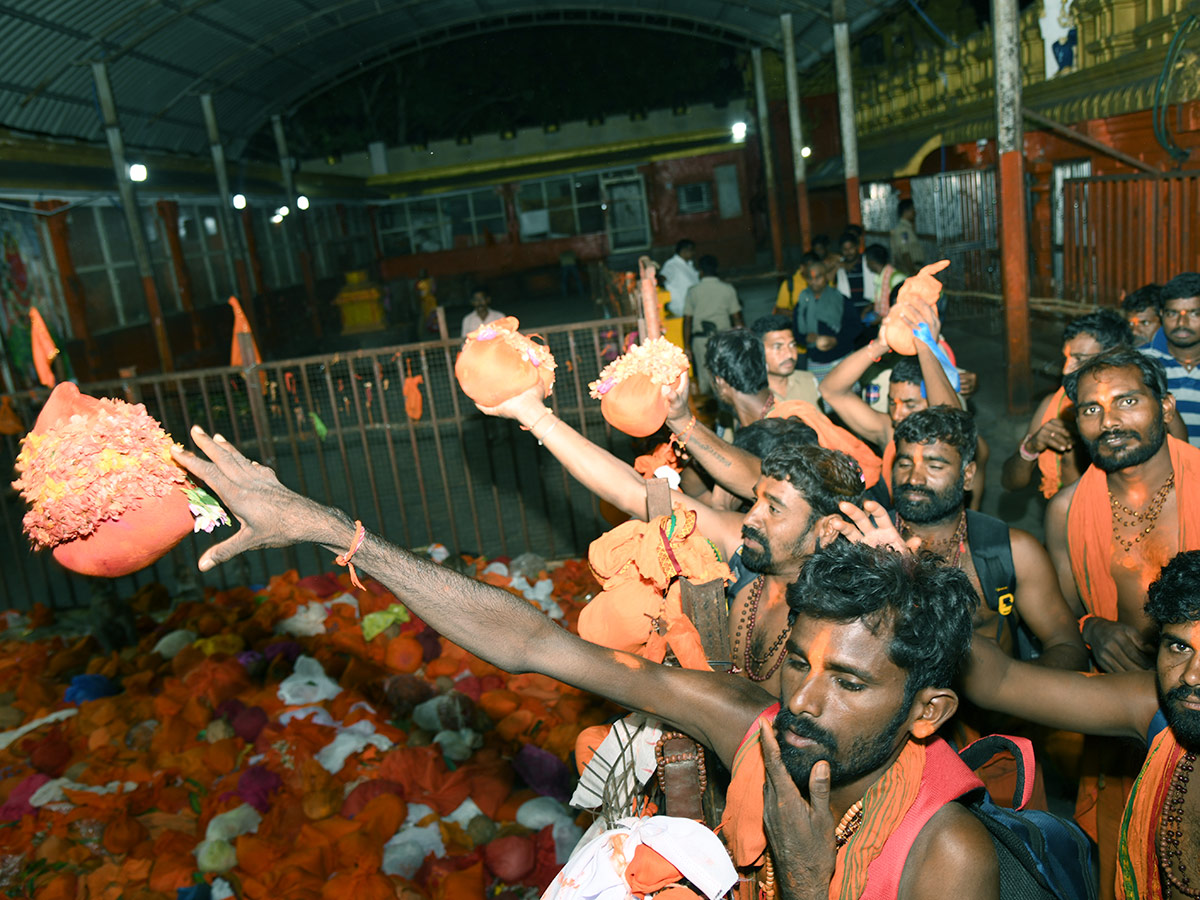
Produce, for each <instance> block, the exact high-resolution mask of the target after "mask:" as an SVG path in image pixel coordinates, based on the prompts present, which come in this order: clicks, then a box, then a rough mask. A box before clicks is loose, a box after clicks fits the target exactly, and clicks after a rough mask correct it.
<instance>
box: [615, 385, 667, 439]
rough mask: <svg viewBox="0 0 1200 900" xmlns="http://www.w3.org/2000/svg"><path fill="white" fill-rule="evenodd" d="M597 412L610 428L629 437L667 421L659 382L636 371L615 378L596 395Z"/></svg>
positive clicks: (656, 428) (660, 426) (649, 431)
mask: <svg viewBox="0 0 1200 900" xmlns="http://www.w3.org/2000/svg"><path fill="white" fill-rule="evenodd" d="M600 412H601V413H602V414H603V416H604V419H605V421H607V422H608V424H609V425H611V426H612V427H613V428H617V429H620V430H621V431H623V432H625V433H626V434H628V435H631V436H632V437H647V436H648V435H651V434H654V432H656V431H658V429H660V428H662V427H663V423H664V422H666V421H667V398H666V397H664V396H663V393H662V385H660V384H655V383H654V382H653V381H651V380H650V376H649V375H643V374H641V373H640V372H639V373H636V374H634V375H630V376H629V377H628V378H626V379H625V380H624V381H620V382H617V383H616V384H614V385H613V386H612V387H611V388H609V390H608V392H607V393H606V394H605V395H604V396H603V397H602V398H601V399H600Z"/></svg>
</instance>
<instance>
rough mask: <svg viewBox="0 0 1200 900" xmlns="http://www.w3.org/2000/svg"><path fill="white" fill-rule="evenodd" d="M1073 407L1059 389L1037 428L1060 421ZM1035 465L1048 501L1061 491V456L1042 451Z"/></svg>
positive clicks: (1048, 404) (1052, 451) (1061, 389)
mask: <svg viewBox="0 0 1200 900" xmlns="http://www.w3.org/2000/svg"><path fill="white" fill-rule="evenodd" d="M1074 406H1075V404H1074V403H1072V402H1071V398H1069V397H1068V396H1067V391H1066V389H1065V388H1061V387H1060V388H1059V389H1058V390H1057V391H1055V392H1054V396H1053V397H1051V398H1050V402H1049V403H1047V404H1046V411H1045V412H1044V413H1042V421H1040V422H1038V428H1041V427H1042V426H1043V425H1045V424H1046V423H1047V422H1050V421H1053V420H1054V419H1061V418H1062V417H1063V413H1066V412H1069V411H1070V410H1071V408H1072V407H1074ZM1037 465H1038V470H1039V471H1040V472H1041V473H1042V496H1043V497H1045V498H1046V499H1047V500H1049V499H1050V498H1051V497H1053V496H1054V495H1055V494H1057V493H1058V492H1059V491H1061V490H1062V489H1063V483H1062V454H1061V453H1059V452H1057V451H1056V450H1043V451H1042V452H1041V453H1039V454H1038V460H1037Z"/></svg>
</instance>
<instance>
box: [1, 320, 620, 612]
mask: <svg viewBox="0 0 1200 900" xmlns="http://www.w3.org/2000/svg"><path fill="white" fill-rule="evenodd" d="M635 327H636V319H634V318H623V319H606V320H602V321H596V322H587V323H580V324H573V325H565V326H557V327H552V328H547V329H544V330H543V331H542V336H543V337H544V338H545V340H546V342H547V343H548V344H549V346H550V349H551V351H552V352H553V353H554V357H555V360H556V361H557V369H556V371H555V375H556V376H557V377H556V382H555V387H554V394H553V396H552V397H551V398H550V400H549V401H548V403H549V404H550V405H551V406H552V407H553V408H554V409H555V412H556V413H557V415H558V416H559V418H561V419H563V421H565V422H567V423H569V424H570V425H571V426H572V427H574V428H575V429H577V430H578V431H579V432H581V433H582V434H583V435H584V436H586V437H588V438H590V439H591V440H593V441H595V442H596V443H598V444H600V445H601V446H604V447H606V448H607V449H609V450H610V451H612V452H614V453H616V454H617V455H618V456H621V457H624V458H630V459H631V458H632V455H631V450H632V445H631V443H630V439H629V438H628V437H627V436H625V435H623V434H622V433H620V432H618V431H615V430H614V429H612V428H611V427H610V426H609V425H608V424H607V423H606V422H605V421H604V419H603V417H602V416H601V415H600V404H599V403H597V402H595V401H594V400H592V399H590V397H589V396H588V393H587V385H588V382H589V381H593V380H595V379H596V377H597V376H598V375H599V372H600V369H601V368H603V366H604V365H605V364H606V363H607V362H608V361H609V360H610V359H612V358H615V357H616V356H617V355H618V354H619V353H620V350H621V348H622V347H623V346H624V340H625V337H626V335H627V334H628V333H629V332H630V331H632V330H633V329H634V328H635ZM460 343H461V342H460V341H458V340H451V341H431V342H426V343H420V344H408V345H404V346H399V347H388V348H385V349H372V350H361V351H355V352H351V353H340V354H335V355H329V356H314V357H307V358H304V359H294V360H287V361H283V362H270V363H265V364H263V365H261V366H258V367H254V368H250V369H235V368H221V369H207V370H200V371H193V372H183V373H173V374H170V375H152V376H145V377H139V378H133V379H128V380H123V381H109V382H98V383H94V384H89V385H83V386H82V388H83V390H84V391H85V392H87V393H91V394H93V395H97V396H111V397H121V398H123V399H128V400H130V401H132V402H141V403H144V404H145V405H146V409H147V410H148V411H149V413H150V414H151V415H152V416H154V417H155V418H156V419H158V420H159V421H160V422H161V423H162V424H163V427H164V428H165V429H166V430H167V431H168V432H169V433H170V434H172V435H173V436H174V437H175V438H176V440H179V441H181V442H183V443H187V434H188V431H189V430H190V428H191V426H192V425H193V424H199V425H200V426H201V427H202V428H204V429H205V430H206V431H207V432H208V433H209V434H216V433H219V434H222V435H224V436H225V437H226V438H228V439H229V440H231V441H232V442H233V443H234V444H235V445H236V446H238V447H239V448H240V449H241V450H242V451H243V452H245V453H246V454H247V455H248V456H252V457H254V458H257V459H261V460H263V461H265V462H268V463H270V464H271V465H273V466H274V467H275V469H276V471H277V472H278V474H279V478H280V480H281V481H282V482H283V483H284V484H286V485H288V486H289V487H291V488H293V489H295V490H297V491H299V492H300V493H301V494H304V495H306V496H310V497H312V498H313V499H314V500H317V501H318V502H321V503H325V504H328V505H330V506H336V507H339V508H341V509H344V510H346V511H347V512H349V513H350V514H351V515H352V516H354V517H355V518H359V519H362V520H363V522H364V524H366V525H367V527H368V528H370V529H371V530H372V531H375V532H376V533H379V534H382V535H383V536H384V537H386V538H387V539H389V540H391V541H392V542H394V543H396V544H400V545H401V546H405V547H422V546H425V545H428V544H430V543H433V542H440V543H442V544H444V545H446V546H447V547H448V548H449V549H450V550H451V551H460V550H462V551H469V552H473V553H484V554H487V555H489V556H496V555H505V556H517V555H519V554H520V553H523V552H525V551H533V552H535V553H538V554H540V555H542V556H543V557H546V558H561V557H564V556H576V555H581V554H584V553H586V551H587V547H588V545H589V544H590V543H591V541H592V540H593V539H594V538H595V537H596V536H597V535H599V534H600V532H601V531H602V530H603V529H604V527H606V526H605V525H604V523H603V522H602V519H601V516H600V509H599V504H598V501H597V499H596V498H595V496H593V495H592V494H591V493H590V492H588V491H587V490H586V489H584V488H583V487H582V486H580V485H579V484H578V483H576V482H575V481H574V480H573V479H572V478H571V477H570V475H568V474H567V472H566V470H565V469H563V468H562V466H560V465H559V464H558V463H557V461H556V460H555V459H554V458H553V457H552V456H550V454H548V453H546V452H544V451H539V450H538V448H537V446H536V443H535V442H534V441H533V439H532V438H530V437H529V436H528V435H527V434H525V433H524V432H522V431H521V430H520V429H519V428H518V427H517V425H516V423H515V422H512V421H511V420H508V419H494V418H489V417H487V416H484V415H483V414H482V413H480V412H479V411H478V410H477V409H475V406H474V404H473V403H472V402H471V401H470V400H469V399H468V398H467V397H466V396H465V395H464V394H463V393H462V391H461V389H460V388H459V386H458V381H457V379H455V377H454V358H455V355H456V353H457V350H458V347H459V346H460ZM408 375H412V376H417V375H419V376H421V377H422V378H423V379H424V384H423V385H422V393H423V399H424V410H423V414H422V415H421V416H420V418H410V417H409V416H408V415H407V413H406V411H405V403H404V396H403V393H402V384H403V380H404V378H405V377H406V376H408ZM264 376H265V377H264ZM46 396H47V392H46V391H37V392H33V393H25V394H20V395H14V396H13V397H12V398H11V399H12V402H13V407H14V408H15V409H16V410H17V412H18V415H19V416H20V417H21V419H22V421H23V422H24V423H25V425H26V427H29V426H31V425H32V424H33V420H34V419H35V418H36V415H37V410H38V409H40V408H41V405H42V404H43V403H44V402H45V398H46ZM17 451H18V441H17V439H16V438H15V437H11V436H6V437H5V438H4V440H3V442H2V443H0V455H2V456H3V460H2V461H0V465H2V466H3V471H5V472H8V473H12V467H13V463H14V461H15V459H16V454H17ZM9 477H10V478H11V477H12V475H11V474H10V475H9ZM4 488H5V489H4V490H2V491H0V520H2V521H3V525H0V554H2V557H0V565H2V566H3V567H4V573H5V574H4V577H3V578H0V608H16V609H27V608H28V607H29V606H30V605H31V604H32V603H33V602H34V601H37V600H41V601H42V602H44V603H46V604H47V605H49V606H52V607H58V608H63V607H77V606H85V605H87V603H88V601H89V599H90V596H91V593H92V586H91V585H89V583H88V580H87V579H85V578H83V577H82V576H78V575H74V574H73V573H70V572H67V571H66V570H65V569H63V568H61V567H60V566H59V565H58V564H57V563H55V562H54V561H53V560H52V559H51V558H50V555H49V554H48V553H45V552H39V553H34V552H33V551H32V550H31V549H30V545H29V542H28V540H27V539H26V538H25V535H24V534H23V533H22V531H21V518H22V516H23V515H24V511H25V507H24V504H23V503H22V501H21V499H20V497H19V496H17V494H16V492H15V491H13V490H12V489H11V488H9V487H8V486H7V485H5V486H4ZM226 533H227V534H229V533H232V531H227V532H226ZM219 536H220V532H218V533H217V534H216V535H214V536H212V537H210V536H208V535H202V536H201V537H200V538H198V539H197V538H191V537H189V538H186V539H185V540H184V542H183V543H182V544H181V545H180V546H179V547H178V548H176V549H175V550H174V551H172V552H171V553H170V554H168V555H167V556H166V557H165V558H164V559H163V560H161V561H160V562H159V563H157V564H155V565H154V566H152V567H151V568H149V569H146V570H144V571H142V572H139V573H135V574H134V575H130V576H127V577H125V578H122V579H118V580H117V584H116V589H117V592H118V594H119V595H121V596H128V595H130V594H132V593H134V592H135V591H136V590H137V589H138V588H139V587H141V586H142V585H143V584H146V583H148V582H150V581H159V582H162V583H164V584H166V585H167V586H168V587H174V586H175V585H177V584H178V583H179V582H180V581H181V580H186V579H192V578H193V577H194V573H195V565H196V561H197V559H198V558H199V554H200V552H202V550H203V548H204V547H205V546H208V545H209V544H211V543H212V542H213V540H214V539H217V538H219ZM290 568H296V569H299V570H300V572H301V574H313V573H317V572H325V571H329V570H330V569H331V568H333V566H332V565H331V559H330V558H329V554H327V553H325V552H323V551H322V550H320V549H319V548H317V547H293V548H288V549H286V550H264V551H258V552H255V553H252V554H248V555H247V556H246V557H245V558H242V559H241V561H240V562H237V561H235V562H234V563H231V564H227V565H226V566H218V567H217V568H216V569H215V570H213V571H212V572H211V573H207V574H206V575H204V576H198V575H195V577H200V578H203V579H209V580H210V581H211V583H213V584H215V585H217V586H218V587H220V588H225V587H228V586H229V584H230V583H233V584H254V583H265V582H266V581H267V580H268V579H269V578H270V577H271V575H273V574H277V573H279V572H282V571H285V570H286V569H290Z"/></svg>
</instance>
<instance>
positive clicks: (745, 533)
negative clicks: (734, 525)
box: [742, 525, 767, 547]
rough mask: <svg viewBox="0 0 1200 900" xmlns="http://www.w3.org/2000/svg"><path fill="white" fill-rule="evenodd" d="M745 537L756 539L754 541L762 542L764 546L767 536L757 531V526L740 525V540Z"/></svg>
mask: <svg viewBox="0 0 1200 900" xmlns="http://www.w3.org/2000/svg"><path fill="white" fill-rule="evenodd" d="M746 538H749V539H750V540H752V541H756V542H758V543H760V544H762V545H763V546H764V547H765V546H767V536H766V535H765V534H763V533H762V532H761V531H759V530H758V529H757V528H754V527H752V526H750V525H743V526H742V540H746Z"/></svg>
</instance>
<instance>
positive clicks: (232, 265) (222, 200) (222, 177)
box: [200, 94, 254, 327]
mask: <svg viewBox="0 0 1200 900" xmlns="http://www.w3.org/2000/svg"><path fill="white" fill-rule="evenodd" d="M200 108H201V109H202V110H203V111H204V127H205V128H206V129H207V130H208V147H209V150H210V151H211V152H212V161H213V172H214V173H215V174H216V176H217V197H218V201H217V215H218V216H219V217H220V222H221V235H222V237H223V239H224V240H223V243H224V244H225V262H226V264H227V265H228V266H229V276H230V281H231V282H232V283H233V284H236V285H237V290H238V293H239V294H240V295H241V297H242V299H243V300H244V301H246V302H245V303H244V304H243V305H244V307H245V308H246V309H249V308H250V307H252V306H253V305H254V304H253V303H251V302H250V300H252V299H253V295H252V294H251V292H250V278H249V276H248V274H247V272H246V259H245V255H244V253H243V242H242V240H241V237H240V235H239V232H240V231H241V229H240V228H239V227H238V225H237V218H236V217H235V216H234V215H233V212H232V210H231V209H230V204H231V203H232V202H233V195H232V194H231V193H230V191H229V171H228V169H227V168H226V166H225V146H224V145H223V144H222V143H221V131H220V129H219V128H218V127H217V112H216V109H215V108H214V106H213V98H212V94H201V95H200ZM247 317H249V313H247ZM251 327H253V322H251Z"/></svg>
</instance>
